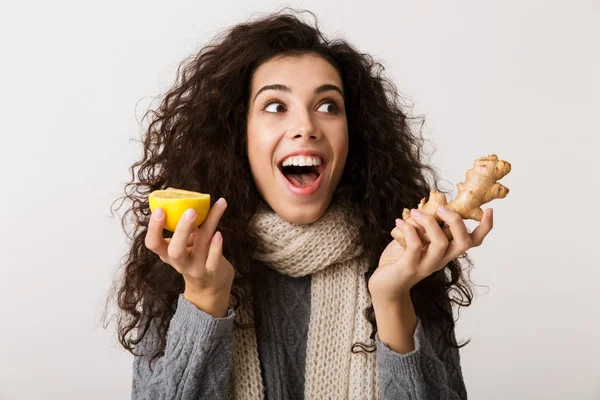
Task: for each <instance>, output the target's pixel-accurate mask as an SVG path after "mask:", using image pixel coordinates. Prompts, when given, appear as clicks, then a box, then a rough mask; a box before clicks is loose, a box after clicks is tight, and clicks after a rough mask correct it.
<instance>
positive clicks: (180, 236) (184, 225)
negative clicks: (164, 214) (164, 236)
mask: <svg viewBox="0 0 600 400" xmlns="http://www.w3.org/2000/svg"><path fill="white" fill-rule="evenodd" d="M197 216H198V214H197V213H196V210H194V209H192V208H190V209H188V210H186V211H185V212H184V213H183V216H182V217H181V219H180V220H179V222H177V226H176V227H175V232H174V233H173V237H172V238H171V243H169V248H168V254H169V258H170V259H171V260H173V261H175V262H177V263H179V264H182V263H185V262H186V261H187V259H188V258H189V257H188V256H189V254H190V250H188V249H187V246H186V245H187V243H188V238H189V237H190V234H191V233H192V231H194V230H195V229H196V227H195V226H194V222H195V221H196V217H197Z"/></svg>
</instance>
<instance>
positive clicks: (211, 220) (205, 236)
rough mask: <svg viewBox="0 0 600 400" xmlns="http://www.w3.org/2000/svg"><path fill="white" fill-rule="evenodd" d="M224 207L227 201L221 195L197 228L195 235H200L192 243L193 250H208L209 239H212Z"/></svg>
mask: <svg viewBox="0 0 600 400" xmlns="http://www.w3.org/2000/svg"><path fill="white" fill-rule="evenodd" d="M226 209H227V202H226V201H225V199H224V198H222V197H221V198H220V199H219V200H217V201H216V202H215V204H214V205H213V206H212V208H211V209H210V210H209V212H208V215H207V216H206V220H204V223H203V224H202V225H201V226H200V228H199V229H200V232H198V234H197V235H198V236H201V237H198V238H197V240H196V241H195V243H194V250H193V251H194V252H199V253H202V254H206V253H207V252H208V247H209V246H210V240H211V239H212V237H213V235H214V233H215V230H216V229H217V225H218V224H219V221H220V220H221V217H222V216H223V213H224V212H225V210H226Z"/></svg>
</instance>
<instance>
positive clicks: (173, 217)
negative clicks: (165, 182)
mask: <svg viewBox="0 0 600 400" xmlns="http://www.w3.org/2000/svg"><path fill="white" fill-rule="evenodd" d="M148 203H149V204H150V211H152V212H154V210H155V209H156V208H162V209H163V211H164V212H165V215H166V220H165V225H164V226H165V229H167V230H169V231H171V232H175V227H176V226H177V223H178V222H179V220H180V219H181V217H182V216H183V213H184V212H185V210H187V209H188V208H193V209H194V210H196V213H197V217H196V220H195V221H194V227H196V228H197V227H198V226H200V224H202V223H203V222H204V220H205V219H206V216H207V215H208V210H209V209H210V195H209V194H204V193H199V192H192V191H189V190H183V189H174V188H169V189H167V190H155V191H153V192H152V193H150V194H149V195H148Z"/></svg>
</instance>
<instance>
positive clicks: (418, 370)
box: [375, 317, 467, 400]
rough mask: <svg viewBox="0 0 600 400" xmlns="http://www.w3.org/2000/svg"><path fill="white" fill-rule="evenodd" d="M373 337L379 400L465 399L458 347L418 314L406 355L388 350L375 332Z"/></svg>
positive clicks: (465, 392)
mask: <svg viewBox="0 0 600 400" xmlns="http://www.w3.org/2000/svg"><path fill="white" fill-rule="evenodd" d="M375 339H376V345H377V373H378V385H379V398H380V399H385V400H387V399H416V400H430V399H436V400H437V399H443V400H459V399H460V400H463V399H466V398H467V391H466V388H465V384H464V381H463V377H462V371H461V367H460V356H459V352H458V349H456V348H454V347H451V346H449V345H448V343H447V342H446V340H445V337H444V334H443V332H441V330H440V329H439V328H438V329H436V327H434V326H433V325H431V324H425V323H424V322H423V321H422V320H421V319H420V318H419V317H417V327H416V329H415V333H414V341H415V349H414V350H413V351H411V352H410V353H406V354H400V353H397V352H395V351H393V350H391V349H390V348H389V347H388V345H387V344H385V343H383V342H381V341H380V340H379V336H378V335H376V337H375Z"/></svg>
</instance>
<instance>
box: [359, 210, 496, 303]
mask: <svg viewBox="0 0 600 400" xmlns="http://www.w3.org/2000/svg"><path fill="white" fill-rule="evenodd" d="M437 215H438V216H439V217H440V219H441V220H442V221H444V222H445V223H446V224H447V225H448V226H449V227H450V231H451V232H452V236H453V239H452V240H450V241H448V238H447V237H446V235H445V234H444V232H443V231H442V228H441V227H440V226H439V224H438V222H437V221H436V219H435V218H434V217H433V216H430V215H426V214H423V213H421V212H419V211H417V210H414V209H413V210H411V218H412V219H413V220H414V221H415V222H416V223H417V224H418V225H420V226H422V227H423V228H424V229H425V231H426V232H427V237H428V238H429V240H431V243H429V244H428V245H427V246H425V247H424V245H423V242H422V241H421V239H420V237H419V235H418V233H417V230H416V228H415V227H414V226H412V225H411V224H409V223H405V222H404V221H402V220H400V221H401V222H400V224H398V223H397V224H396V227H397V228H398V229H400V230H401V231H402V233H403V234H404V239H405V240H406V249H404V248H403V247H402V246H401V245H400V243H398V242H397V241H396V240H392V241H391V242H390V244H389V245H388V246H387V247H386V248H385V250H384V251H383V253H382V254H381V258H380V259H379V266H378V268H377V269H376V270H375V272H374V273H373V275H372V276H371V278H370V279H369V292H370V293H371V296H372V297H373V298H374V299H375V298H377V299H378V301H380V300H382V301H394V300H396V299H399V298H400V296H402V295H406V294H407V293H408V292H409V291H410V289H411V288H412V287H413V286H414V285H416V284H417V283H418V282H420V281H421V280H423V279H425V278H427V277H428V276H429V275H431V274H433V273H434V272H436V271H438V270H441V269H442V268H444V267H445V266H446V264H448V263H449V262H450V261H452V260H454V259H455V258H457V257H459V256H460V255H462V254H463V253H465V252H466V251H467V250H469V249H470V248H472V247H477V246H479V245H481V243H482V242H483V239H484V238H485V237H486V236H487V234H488V233H489V232H490V231H491V230H492V226H493V221H494V220H493V210H492V209H487V210H485V212H484V214H483V217H482V219H481V222H480V223H479V225H478V226H477V228H475V230H474V231H473V232H472V233H469V232H468V230H467V227H466V226H465V223H464V220H463V219H462V217H461V216H460V215H458V214H457V213H456V212H454V211H452V210H449V209H447V208H445V209H441V207H440V208H438V209H437ZM387 260H396V261H395V262H388V263H386V261H387Z"/></svg>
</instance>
